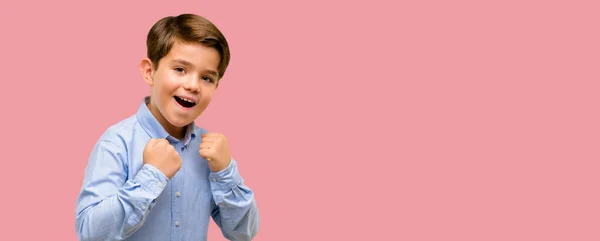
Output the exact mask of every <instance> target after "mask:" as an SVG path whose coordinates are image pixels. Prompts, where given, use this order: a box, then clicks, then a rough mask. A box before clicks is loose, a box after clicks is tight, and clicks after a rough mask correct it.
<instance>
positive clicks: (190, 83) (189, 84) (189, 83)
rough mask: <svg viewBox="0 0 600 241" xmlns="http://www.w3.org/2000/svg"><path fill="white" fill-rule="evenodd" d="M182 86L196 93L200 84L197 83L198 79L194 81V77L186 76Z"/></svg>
mask: <svg viewBox="0 0 600 241" xmlns="http://www.w3.org/2000/svg"><path fill="white" fill-rule="evenodd" d="M183 88H184V89H185V90H187V91H190V92H193V93H198V91H200V85H199V84H198V81H196V78H186V80H185V81H184V83H183Z"/></svg>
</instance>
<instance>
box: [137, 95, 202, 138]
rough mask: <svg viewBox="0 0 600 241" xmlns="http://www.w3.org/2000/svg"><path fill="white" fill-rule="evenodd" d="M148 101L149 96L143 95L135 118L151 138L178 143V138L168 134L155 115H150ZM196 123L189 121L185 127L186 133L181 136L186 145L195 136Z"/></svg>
mask: <svg viewBox="0 0 600 241" xmlns="http://www.w3.org/2000/svg"><path fill="white" fill-rule="evenodd" d="M148 103H150V96H145V97H144V100H143V101H142V104H141V105H140V107H139V109H138V111H137V113H136V116H137V120H138V122H139V123H140V125H141V126H142V128H143V129H144V130H145V131H146V133H148V135H150V137H151V138H163V139H167V140H168V141H169V142H171V143H178V142H179V140H177V138H175V137H173V136H171V135H169V133H168V132H167V131H166V130H165V128H163V127H162V125H160V123H159V122H158V120H157V119H156V117H154V115H152V112H150V109H148V106H147V104H148ZM195 130H196V125H195V124H194V122H192V123H190V124H189V125H188V126H187V128H186V134H185V137H184V138H183V143H184V145H186V146H187V145H188V144H189V142H190V141H191V140H193V139H194V138H196V132H195Z"/></svg>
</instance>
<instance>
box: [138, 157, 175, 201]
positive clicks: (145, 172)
mask: <svg viewBox="0 0 600 241" xmlns="http://www.w3.org/2000/svg"><path fill="white" fill-rule="evenodd" d="M135 180H136V181H137V182H138V183H140V184H141V186H142V189H144V190H146V191H147V192H149V193H151V194H152V195H153V196H154V198H156V197H158V196H159V195H160V193H161V192H162V191H163V190H164V189H165V187H166V185H167V181H168V180H169V179H168V178H167V176H165V174H163V173H162V172H161V171H160V170H158V168H156V167H154V166H152V165H150V164H144V166H143V167H142V169H141V170H140V171H139V172H138V174H137V175H136V176H135Z"/></svg>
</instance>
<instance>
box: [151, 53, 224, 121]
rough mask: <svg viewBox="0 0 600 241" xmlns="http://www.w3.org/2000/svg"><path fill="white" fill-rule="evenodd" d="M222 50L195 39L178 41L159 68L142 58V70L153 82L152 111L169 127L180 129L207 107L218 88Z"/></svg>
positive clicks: (162, 60) (161, 61)
mask: <svg viewBox="0 0 600 241" xmlns="http://www.w3.org/2000/svg"><path fill="white" fill-rule="evenodd" d="M219 62H220V55H219V52H218V51H217V50H216V49H214V48H210V47H206V46H204V45H201V44H195V43H183V42H180V41H176V42H175V44H174V45H173V47H172V48H171V51H170V52H169V53H168V54H167V55H166V56H164V57H163V58H162V59H161V60H160V64H159V65H158V68H157V69H156V70H154V69H153V68H154V66H153V65H152V63H151V62H150V60H149V59H144V60H143V61H142V74H143V75H144V80H145V82H146V83H147V84H148V85H150V86H151V89H152V90H151V98H150V99H151V101H150V104H149V107H148V108H149V109H150V111H151V112H152V113H153V114H154V115H155V116H157V119H158V120H159V122H161V124H162V125H163V126H165V125H167V126H165V128H166V130H167V131H171V130H172V131H177V130H179V129H180V127H184V126H186V125H188V124H190V123H191V122H192V121H194V120H195V119H196V118H198V116H199V115H200V114H202V112H203V111H204V110H205V109H206V107H207V106H208V104H209V103H210V101H211V99H212V96H213V93H214V91H215V90H216V88H217V84H218V80H219V76H218V72H217V70H218V67H219Z"/></svg>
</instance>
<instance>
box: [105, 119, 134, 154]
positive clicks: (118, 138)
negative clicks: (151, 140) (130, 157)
mask: <svg viewBox="0 0 600 241" xmlns="http://www.w3.org/2000/svg"><path fill="white" fill-rule="evenodd" d="M137 125H139V124H138V122H137V118H136V117H135V115H133V116H130V117H127V118H125V119H123V120H121V121H119V122H117V123H115V124H113V125H111V126H109V127H108V128H106V130H105V131H104V132H103V133H102V135H100V138H99V139H98V144H99V145H110V146H114V147H117V148H122V149H126V148H127V143H130V140H131V139H132V136H133V133H135V129H136V126H137Z"/></svg>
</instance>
